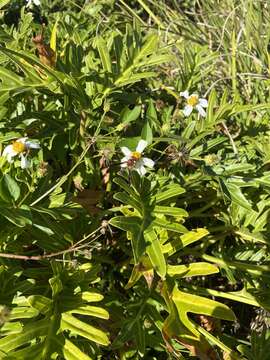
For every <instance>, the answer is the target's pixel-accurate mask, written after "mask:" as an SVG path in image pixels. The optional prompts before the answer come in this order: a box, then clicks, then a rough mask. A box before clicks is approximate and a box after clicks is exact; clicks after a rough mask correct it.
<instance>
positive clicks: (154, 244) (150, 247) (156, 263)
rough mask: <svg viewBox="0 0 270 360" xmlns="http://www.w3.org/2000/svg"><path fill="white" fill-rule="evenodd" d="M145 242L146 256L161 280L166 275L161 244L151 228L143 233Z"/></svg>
mask: <svg viewBox="0 0 270 360" xmlns="http://www.w3.org/2000/svg"><path fill="white" fill-rule="evenodd" d="M144 238H145V241H146V253H147V254H148V256H149V258H150V260H151V263H152V266H153V268H154V269H155V270H156V272H157V273H158V275H159V276H160V277H161V278H164V277H165V275H166V270H167V269H166V261H165V258H164V255H163V253H162V248H161V244H160V242H159V239H158V237H157V234H156V232H155V230H153V228H151V227H149V228H147V229H146V230H145V231H144Z"/></svg>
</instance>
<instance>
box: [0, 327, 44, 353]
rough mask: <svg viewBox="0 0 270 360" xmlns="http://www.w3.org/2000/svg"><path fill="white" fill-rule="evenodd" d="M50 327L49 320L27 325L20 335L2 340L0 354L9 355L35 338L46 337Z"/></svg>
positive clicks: (0, 341) (9, 336)
mask: <svg viewBox="0 0 270 360" xmlns="http://www.w3.org/2000/svg"><path fill="white" fill-rule="evenodd" d="M48 327H49V322H48V320H40V321H35V322H31V323H29V324H28V325H26V326H25V327H24V329H23V331H22V332H21V333H20V334H17V335H16V336H14V335H8V336H5V337H4V338H2V339H0V353H1V352H2V353H5V352H6V353H7V352H9V351H11V350H14V349H17V348H18V347H20V346H22V345H24V344H26V343H28V342H30V341H32V340H33V338H37V337H39V336H45V335H46V333H47V329H48Z"/></svg>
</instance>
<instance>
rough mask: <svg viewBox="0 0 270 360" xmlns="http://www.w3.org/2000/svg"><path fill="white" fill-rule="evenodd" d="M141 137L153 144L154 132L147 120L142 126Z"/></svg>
mask: <svg viewBox="0 0 270 360" xmlns="http://www.w3.org/2000/svg"><path fill="white" fill-rule="evenodd" d="M141 138H142V139H143V140H145V141H147V143H148V144H151V143H152V141H153V133H152V129H151V126H150V124H149V121H146V123H145V124H144V126H143V128H142V133H141Z"/></svg>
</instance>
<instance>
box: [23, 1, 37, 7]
mask: <svg viewBox="0 0 270 360" xmlns="http://www.w3.org/2000/svg"><path fill="white" fill-rule="evenodd" d="M26 2H27V4H26V7H31V6H32V4H35V5H36V6H40V1H39V0H26Z"/></svg>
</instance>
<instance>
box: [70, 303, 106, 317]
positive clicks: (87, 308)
mask: <svg viewBox="0 0 270 360" xmlns="http://www.w3.org/2000/svg"><path fill="white" fill-rule="evenodd" d="M68 313H69V314H80V315H88V316H94V317H97V318H100V319H109V313H108V311H107V310H105V309H103V308H101V307H97V306H91V305H83V306H80V307H77V308H76V309H72V310H70V311H68Z"/></svg>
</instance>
